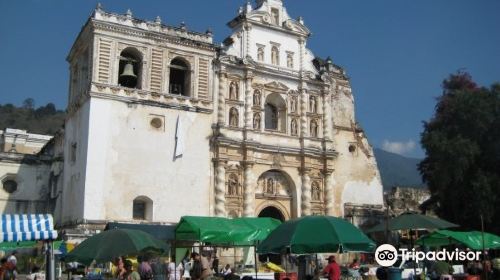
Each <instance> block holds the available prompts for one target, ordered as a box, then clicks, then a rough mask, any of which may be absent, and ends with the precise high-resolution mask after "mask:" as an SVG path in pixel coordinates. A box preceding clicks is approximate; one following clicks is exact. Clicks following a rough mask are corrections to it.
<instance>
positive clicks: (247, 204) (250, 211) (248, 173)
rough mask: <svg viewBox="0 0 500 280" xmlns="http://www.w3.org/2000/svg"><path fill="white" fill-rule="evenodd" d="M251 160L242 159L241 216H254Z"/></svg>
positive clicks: (253, 181) (253, 186)
mask: <svg viewBox="0 0 500 280" xmlns="http://www.w3.org/2000/svg"><path fill="white" fill-rule="evenodd" d="M252 167H253V162H250V161H244V162H243V168H244V174H243V176H244V178H243V216H244V217H254V216H255V185H254V184H255V180H254V178H253V172H252Z"/></svg>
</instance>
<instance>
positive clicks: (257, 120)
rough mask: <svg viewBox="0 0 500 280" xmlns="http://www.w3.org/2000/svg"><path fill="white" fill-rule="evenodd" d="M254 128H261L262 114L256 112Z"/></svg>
mask: <svg viewBox="0 0 500 280" xmlns="http://www.w3.org/2000/svg"><path fill="white" fill-rule="evenodd" d="M253 129H255V130H260V114H259V113H256V114H255V115H254V116H253Z"/></svg>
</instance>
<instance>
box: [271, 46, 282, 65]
mask: <svg viewBox="0 0 500 280" xmlns="http://www.w3.org/2000/svg"><path fill="white" fill-rule="evenodd" d="M271 63H272V64H274V65H279V64H280V51H279V50H278V47H276V46H273V47H272V48H271Z"/></svg>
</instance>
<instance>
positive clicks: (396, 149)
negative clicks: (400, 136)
mask: <svg viewBox="0 0 500 280" xmlns="http://www.w3.org/2000/svg"><path fill="white" fill-rule="evenodd" d="M416 146H417V145H416V144H415V141H413V140H411V139H410V140H408V141H407V142H403V141H402V142H398V141H394V142H391V141H389V140H384V142H383V143H382V149H384V150H386V151H388V152H391V153H395V154H400V155H403V154H406V153H409V152H411V151H413V150H414V149H415V147H416Z"/></svg>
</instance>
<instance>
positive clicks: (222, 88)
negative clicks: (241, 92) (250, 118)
mask: <svg viewBox="0 0 500 280" xmlns="http://www.w3.org/2000/svg"><path fill="white" fill-rule="evenodd" d="M226 86H227V81H226V72H225V70H223V69H221V71H220V73H219V96H218V99H219V100H218V105H217V124H219V125H220V126H223V125H224V124H225V119H226V118H225V114H226V110H225V107H226V106H225V104H226Z"/></svg>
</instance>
